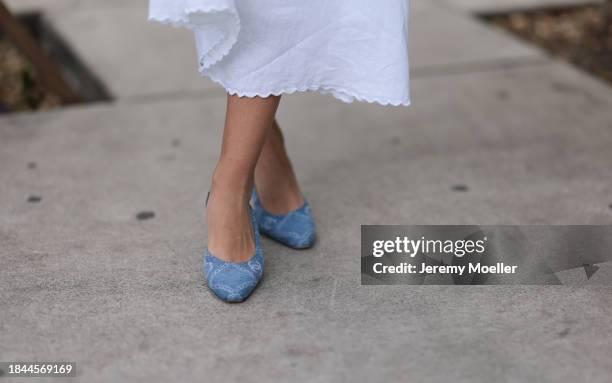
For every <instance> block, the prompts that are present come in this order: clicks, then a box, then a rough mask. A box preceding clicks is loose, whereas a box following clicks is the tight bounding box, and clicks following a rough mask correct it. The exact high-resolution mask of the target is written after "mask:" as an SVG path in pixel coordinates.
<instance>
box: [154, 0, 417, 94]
mask: <svg viewBox="0 0 612 383" xmlns="http://www.w3.org/2000/svg"><path fill="white" fill-rule="evenodd" d="M149 19H150V20H153V21H158V22H162V23H167V24H172V25H175V26H181V27H186V28H189V29H191V30H193V32H194V34H195V39H196V46H197V50H198V57H199V70H200V73H201V74H202V75H205V76H208V77H210V78H211V79H212V80H213V81H215V82H217V83H219V84H221V85H222V86H223V87H224V88H225V89H226V90H227V91H228V93H230V94H233V95H238V96H247V97H254V96H260V97H267V96H270V95H280V94H284V93H293V92H296V91H318V92H321V93H330V94H332V95H333V96H335V97H337V98H339V99H340V100H342V101H345V102H352V101H353V100H359V101H367V102H377V103H380V104H383V105H406V106H407V105H409V104H410V86H409V76H408V0H150V3H149Z"/></svg>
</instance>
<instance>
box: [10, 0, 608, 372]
mask: <svg viewBox="0 0 612 383" xmlns="http://www.w3.org/2000/svg"><path fill="white" fill-rule="evenodd" d="M9 3H11V4H12V5H13V6H14V7H18V8H19V9H28V8H31V7H36V8H38V7H42V9H44V10H45V11H46V14H47V16H48V17H49V19H50V20H51V21H52V22H53V24H54V26H55V27H56V28H57V29H58V30H59V31H61V33H62V34H63V36H64V37H65V38H67V39H68V40H69V42H70V44H71V45H72V46H73V47H74V48H75V49H76V50H77V52H78V53H79V54H80V55H81V57H82V58H83V59H84V61H85V62H87V63H88V64H89V65H90V66H91V67H92V68H93V70H94V71H95V72H96V73H97V74H98V75H99V76H100V77H101V78H102V79H103V80H104V82H105V83H106V84H107V86H108V87H109V89H110V90H111V92H112V93H113V94H114V96H115V97H116V100H115V101H114V102H113V103H108V104H96V105H90V106H82V107H74V108H68V109H64V110H58V111H51V112H44V113H37V114H19V115H12V116H6V117H2V118H1V119H0V184H1V185H3V186H2V193H1V194H0V243H1V246H0V262H1V264H2V267H1V268H0V304H1V305H2V311H1V312H0V360H2V361H13V360H66V361H76V362H77V368H78V371H79V376H78V378H77V379H76V381H82V382H103V381H104V382H106V381H131V380H136V381H147V382H167V381H179V382H191V381H194V382H195V381H206V382H217V381H223V382H232V381H240V382H251V381H252V382H266V381H309V382H310V381H321V382H329V381H351V382H353V381H355V382H362V381H363V382H366V381H374V382H390V381H400V380H401V381H425V382H448V381H449V380H450V379H452V380H453V381H455V382H473V381H480V382H491V381H510V382H514V381H526V382H531V381H541V382H565V381H567V382H574V381H589V382H608V381H609V380H610V377H611V376H612V361H611V360H610V358H609V355H610V354H612V342H611V341H610V339H611V337H612V322H611V321H610V320H609V318H610V317H611V316H612V287H611V286H609V284H610V278H611V277H612V267H610V265H607V264H604V265H601V269H600V270H599V271H598V272H597V273H596V274H594V275H593V277H592V278H591V279H588V280H587V279H586V278H585V279H584V281H583V283H582V285H581V286H574V287H568V286H548V287H547V286H497V287H494V286H481V287H468V286H465V287H457V286H368V287H362V286H360V265H359V256H358V254H359V246H360V242H359V230H360V226H359V225H361V224H463V223H466V224H468V223H470V224H473V223H478V224H610V223H611V222H612V209H611V208H610V207H609V205H610V204H611V203H612V197H611V195H612V182H610V180H611V179H612V171H611V170H610V169H612V168H611V163H612V151H610V147H611V146H612V128H611V127H612V113H611V112H610V110H612V92H611V89H610V87H609V86H607V85H604V84H602V83H600V82H598V81H596V80H595V79H593V78H591V77H590V76H588V75H585V74H583V73H581V72H579V71H577V70H575V69H573V68H571V67H569V66H568V65H566V64H562V63H559V62H556V61H554V60H552V59H550V58H549V57H547V56H546V55H545V54H543V53H542V52H540V51H539V50H537V49H535V48H533V47H530V46H527V45H525V44H523V43H521V42H518V41H517V40H515V39H513V38H511V37H509V36H507V35H505V34H503V33H502V32H500V31H497V30H494V29H491V28H489V27H487V26H485V25H482V24H480V23H479V22H477V21H475V20H474V19H473V18H471V17H470V16H469V15H468V14H467V13H464V11H462V10H461V8H460V7H459V8H458V7H456V6H455V5H452V4H450V3H448V2H442V1H441V0H440V1H435V2H426V1H414V2H413V28H412V42H411V44H412V51H411V54H412V63H413V69H414V70H413V72H414V76H413V101H414V105H413V106H412V107H411V108H384V107H379V106H375V105H367V104H352V105H347V104H343V103H341V102H339V101H335V100H333V99H331V98H329V97H325V96H320V95H316V94H299V95H291V96H288V97H285V98H284V99H283V102H282V105H281V109H280V115H279V121H280V123H281V125H282V126H283V129H284V130H285V131H286V138H287V143H288V146H289V151H290V153H291V155H292V158H293V159H294V161H295V165H296V170H297V173H298V177H299V178H300V181H301V183H302V185H303V188H304V191H305V193H306V195H307V197H308V198H309V200H310V201H311V204H312V206H313V210H314V214H315V216H316V218H317V220H318V221H317V223H318V225H319V232H320V238H319V242H318V243H317V245H316V246H315V247H314V248H313V249H311V250H307V251H300V252H296V251H290V250H287V249H285V248H283V247H281V246H279V245H277V244H275V243H273V242H270V241H265V242H264V249H265V251H266V262H267V265H266V275H265V278H264V280H263V282H262V284H261V285H260V287H259V288H258V290H257V291H256V292H255V293H254V295H253V296H252V297H251V298H250V299H249V300H248V301H247V302H246V303H244V304H240V305H228V304H224V303H222V302H220V301H219V300H217V299H215V298H214V297H213V296H212V294H211V293H210V292H209V291H208V290H207V288H206V287H205V286H204V284H203V279H202V273H201V262H202V260H201V252H202V250H203V247H204V244H205V241H206V238H205V233H206V228H205V227H204V226H203V223H202V222H203V219H202V212H203V204H204V198H205V192H206V190H207V189H208V183H209V179H210V174H211V171H212V168H213V166H214V163H215V160H216V158H217V155H218V149H219V142H220V135H221V129H222V124H223V118H224V102H225V96H224V93H223V91H222V90H221V89H219V88H217V87H216V86H214V85H213V84H212V83H210V82H209V81H207V80H204V79H200V78H199V77H198V76H197V74H196V65H195V55H194V47H193V42H192V39H191V37H190V36H189V34H188V33H186V32H185V31H180V30H173V29H172V28H168V27H162V26H156V25H150V24H148V23H147V22H146V15H145V13H146V4H145V2H143V1H134V2H123V1H118V0H113V1H106V2H96V1H93V0H84V1H75V0H54V1H52V2H51V1H42V0H28V1H25V0H12V1H9ZM313 148H316V151H315V152H314V153H313ZM32 164H35V165H32ZM455 185H465V186H466V187H467V192H457V191H453V186H455ZM29 196H38V197H40V198H41V200H40V202H38V203H29V202H28V201H27V200H28V197H29ZM144 211H152V212H154V213H155V217H154V218H153V219H150V220H145V221H139V220H137V219H136V215H137V214H138V213H140V212H144ZM606 285H607V286H606ZM70 381H74V380H70Z"/></svg>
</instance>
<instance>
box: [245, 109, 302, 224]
mask: <svg viewBox="0 0 612 383" xmlns="http://www.w3.org/2000/svg"><path fill="white" fill-rule="evenodd" d="M255 185H256V187H257V195H258V197H259V200H260V201H261V204H262V206H263V207H264V208H265V209H266V211H268V212H270V213H272V214H287V213H289V212H290V211H293V210H296V209H298V208H300V207H301V206H302V205H303V204H304V196H303V195H302V192H301V191H300V187H299V185H298V183H297V179H296V177H295V173H294V172H293V167H292V166H291V161H290V160H289V156H288V155H287V151H286V150H285V142H284V138H283V134H282V132H281V130H280V128H279V126H278V124H277V123H276V120H275V121H274V126H273V128H272V129H271V130H270V132H269V133H268V136H267V138H266V142H265V143H264V147H263V150H262V151H261V154H260V156H259V159H258V161H257V166H256V167H255Z"/></svg>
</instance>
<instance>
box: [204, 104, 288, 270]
mask: <svg viewBox="0 0 612 383" xmlns="http://www.w3.org/2000/svg"><path fill="white" fill-rule="evenodd" d="M279 101H280V97H268V98H259V97H255V98H245V97H242V98H240V97H236V96H228V99H227V112H226V113H227V114H226V120H225V129H224V131H223V144H222V147H221V157H220V159H219V162H218V163H217V166H216V168H215V171H214V174H213V181H212V187H211V193H210V197H209V200H208V208H207V224H208V249H209V251H210V252H211V253H212V254H214V255H215V256H216V257H217V258H220V259H222V260H224V261H230V262H243V261H247V260H249V259H250V258H251V257H252V256H253V254H254V253H255V241H254V238H253V233H252V226H251V218H250V215H249V211H248V202H249V199H250V196H251V190H252V188H253V182H254V171H255V165H256V164H257V159H258V158H259V156H260V153H261V151H262V148H263V146H264V142H265V140H266V137H267V135H268V133H269V131H270V129H271V127H272V126H273V121H274V114H275V113H276V109H277V108H278V104H279Z"/></svg>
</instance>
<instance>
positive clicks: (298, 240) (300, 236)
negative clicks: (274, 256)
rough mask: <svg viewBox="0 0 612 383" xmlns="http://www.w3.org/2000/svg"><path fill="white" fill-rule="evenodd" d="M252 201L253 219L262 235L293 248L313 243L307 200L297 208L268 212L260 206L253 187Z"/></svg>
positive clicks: (311, 218)
mask: <svg viewBox="0 0 612 383" xmlns="http://www.w3.org/2000/svg"><path fill="white" fill-rule="evenodd" d="M252 201H253V213H254V215H255V220H256V221H257V224H258V225H259V231H260V232H261V233H262V234H263V235H265V236H266V237H269V238H271V239H273V240H275V241H278V242H280V243H282V244H283V245H285V246H289V247H292V248H294V249H307V248H309V247H311V246H312V245H314V243H315V240H316V228H315V222H314V218H313V217H312V213H311V212H310V205H309V204H308V201H304V204H303V205H302V207H300V208H299V209H296V210H293V211H291V212H289V213H287V214H282V215H276V214H271V213H268V212H267V211H266V210H265V209H264V208H263V206H261V203H260V201H259V198H258V197H257V192H256V191H255V189H254V188H253V196H252Z"/></svg>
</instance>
